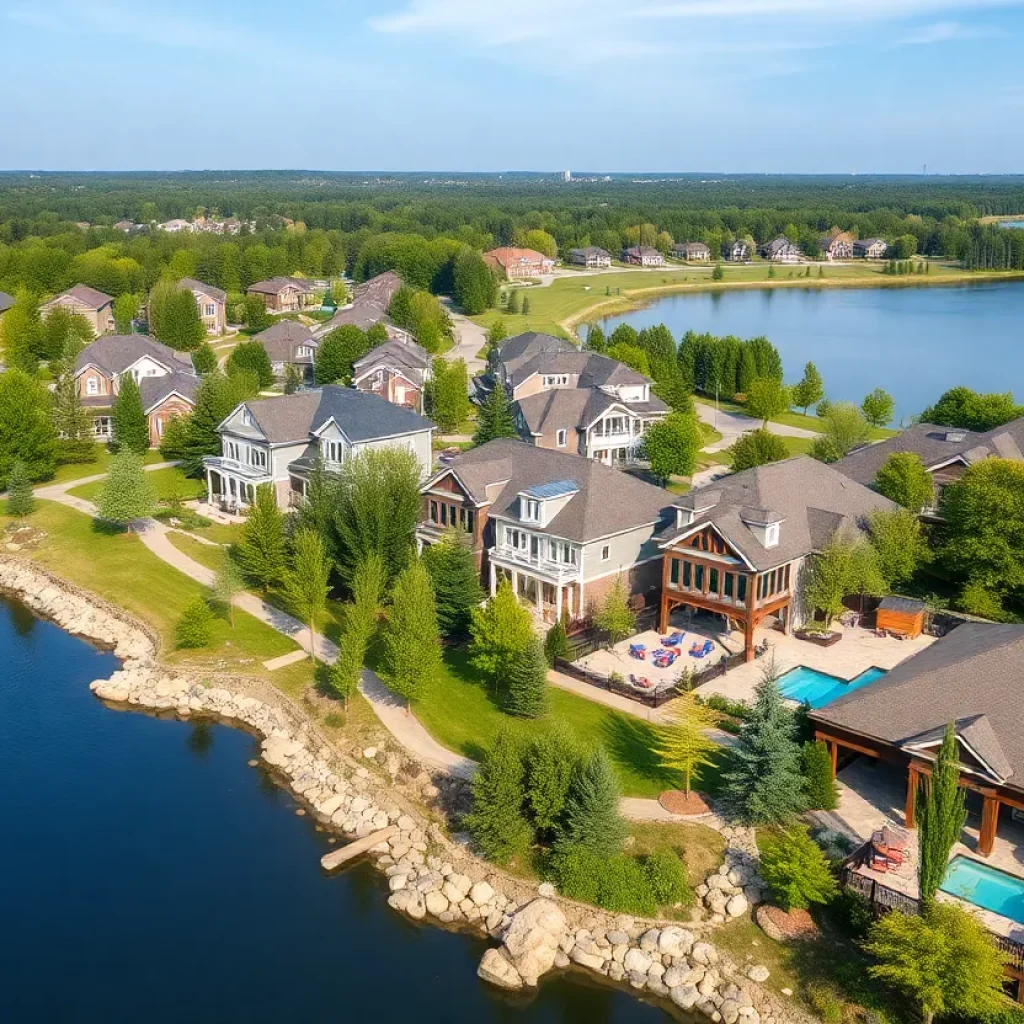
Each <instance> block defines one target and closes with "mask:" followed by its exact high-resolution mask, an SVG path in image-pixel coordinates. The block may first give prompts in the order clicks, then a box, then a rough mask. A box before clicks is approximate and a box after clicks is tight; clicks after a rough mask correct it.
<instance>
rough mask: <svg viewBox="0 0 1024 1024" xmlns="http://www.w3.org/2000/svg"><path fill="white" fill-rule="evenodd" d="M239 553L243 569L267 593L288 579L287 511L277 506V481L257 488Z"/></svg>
mask: <svg viewBox="0 0 1024 1024" xmlns="http://www.w3.org/2000/svg"><path fill="white" fill-rule="evenodd" d="M237 555H238V564H239V566H240V568H241V570H242V573H243V574H244V575H245V577H246V578H247V579H249V580H251V581H252V582H253V583H255V584H256V585H257V586H259V587H261V588H262V589H263V591H264V593H266V592H267V591H269V590H270V589H271V588H272V587H279V586H281V585H282V584H283V583H284V581H285V574H286V571H287V560H286V558H285V542H284V514H283V513H282V512H281V510H280V509H279V508H278V507H277V499H276V497H275V495H274V486H273V484H261V485H260V486H259V487H257V488H256V498H255V501H253V504H252V509H251V510H250V512H249V515H248V517H247V518H246V520H245V522H244V523H243V524H242V532H241V536H240V537H239V540H238V546H237Z"/></svg>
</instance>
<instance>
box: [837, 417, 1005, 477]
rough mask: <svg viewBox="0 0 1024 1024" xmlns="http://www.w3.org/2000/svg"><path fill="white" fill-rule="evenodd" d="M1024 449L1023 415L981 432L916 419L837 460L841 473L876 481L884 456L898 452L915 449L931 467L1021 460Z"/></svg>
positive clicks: (887, 456)
mask: <svg viewBox="0 0 1024 1024" xmlns="http://www.w3.org/2000/svg"><path fill="white" fill-rule="evenodd" d="M1022 451H1024V416H1022V417H1020V418H1019V419H1016V420H1011V421H1010V422H1009V423H1005V424H1003V425H1002V426H1000V427H993V428H992V430H989V431H986V432H984V433H980V432H977V431H974V430H964V429H962V428H960V427H940V426H936V425H935V424H934V423H915V424H914V425H913V426H911V427H907V429H906V430H904V431H902V432H901V433H899V434H896V435H895V436H893V437H889V438H886V439H885V440H884V441H879V442H878V443H877V444H870V445H866V446H865V447H863V448H858V449H857V450H856V451H853V452H850V454H849V455H847V456H846V457H845V458H842V459H840V460H839V461H838V462H836V463H834V466H835V468H836V469H838V470H839V472H840V473H843V474H844V475H846V476H848V477H849V478H850V479H851V480H856V481H858V482H859V483H862V484H873V483H874V482H875V478H876V477H877V476H878V471H879V470H880V469H881V468H882V465H883V464H884V463H885V460H886V459H888V458H889V456H890V455H894V454H896V453H897V452H913V453H915V454H916V455H919V456H920V457H921V461H922V462H923V463H924V464H925V466H927V467H928V468H929V469H933V468H935V467H937V466H941V465H943V464H945V463H947V462H951V461H953V460H955V459H962V460H963V461H964V462H967V463H971V462H977V461H978V460H979V459H984V458H988V457H989V456H993V455H994V456H997V457H999V458H1003V459H1012V460H1014V461H1017V462H1019V461H1021V460H1022V459H1024V455H1022V454H1021V453H1022Z"/></svg>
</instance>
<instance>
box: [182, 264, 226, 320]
mask: <svg viewBox="0 0 1024 1024" xmlns="http://www.w3.org/2000/svg"><path fill="white" fill-rule="evenodd" d="M178 287H179V288H187V289H188V290H189V291H190V292H191V293H192V294H193V295H194V296H195V299H196V307H197V308H198V310H199V319H200V320H202V321H203V326H204V327H205V328H206V333H207V334H223V333H224V332H225V331H226V330H227V326H228V315H227V300H228V294H227V292H225V291H223V290H221V289H220V288H214V286H213V285H212V284H204V283H203V282H202V281H197V280H196V279H195V278H194V277H183V278H182V279H181V280H180V281H179V282H178Z"/></svg>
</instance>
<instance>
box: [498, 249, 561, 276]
mask: <svg viewBox="0 0 1024 1024" xmlns="http://www.w3.org/2000/svg"><path fill="white" fill-rule="evenodd" d="M484 262H485V263H486V264H487V265H488V266H490V267H492V268H493V269H494V270H496V271H498V273H499V274H502V275H504V276H505V277H506V278H508V280H510V281H513V280H515V279H516V278H521V277H540V275H541V274H550V273H551V271H552V270H553V269H554V267H555V261H554V260H553V259H552V258H551V257H550V256H545V255H544V254H543V253H542V252H537V250H536V249H519V248H516V247H515V246H511V245H504V246H501V247H500V248H498V249H492V250H491V251H490V252H485V253H484Z"/></svg>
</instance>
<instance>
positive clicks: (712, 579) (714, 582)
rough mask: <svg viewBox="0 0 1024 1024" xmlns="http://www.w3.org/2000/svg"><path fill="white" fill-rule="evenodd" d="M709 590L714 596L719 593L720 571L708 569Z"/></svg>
mask: <svg viewBox="0 0 1024 1024" xmlns="http://www.w3.org/2000/svg"><path fill="white" fill-rule="evenodd" d="M708 590H709V591H711V593H712V594H717V593H718V570H717V569H708Z"/></svg>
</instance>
